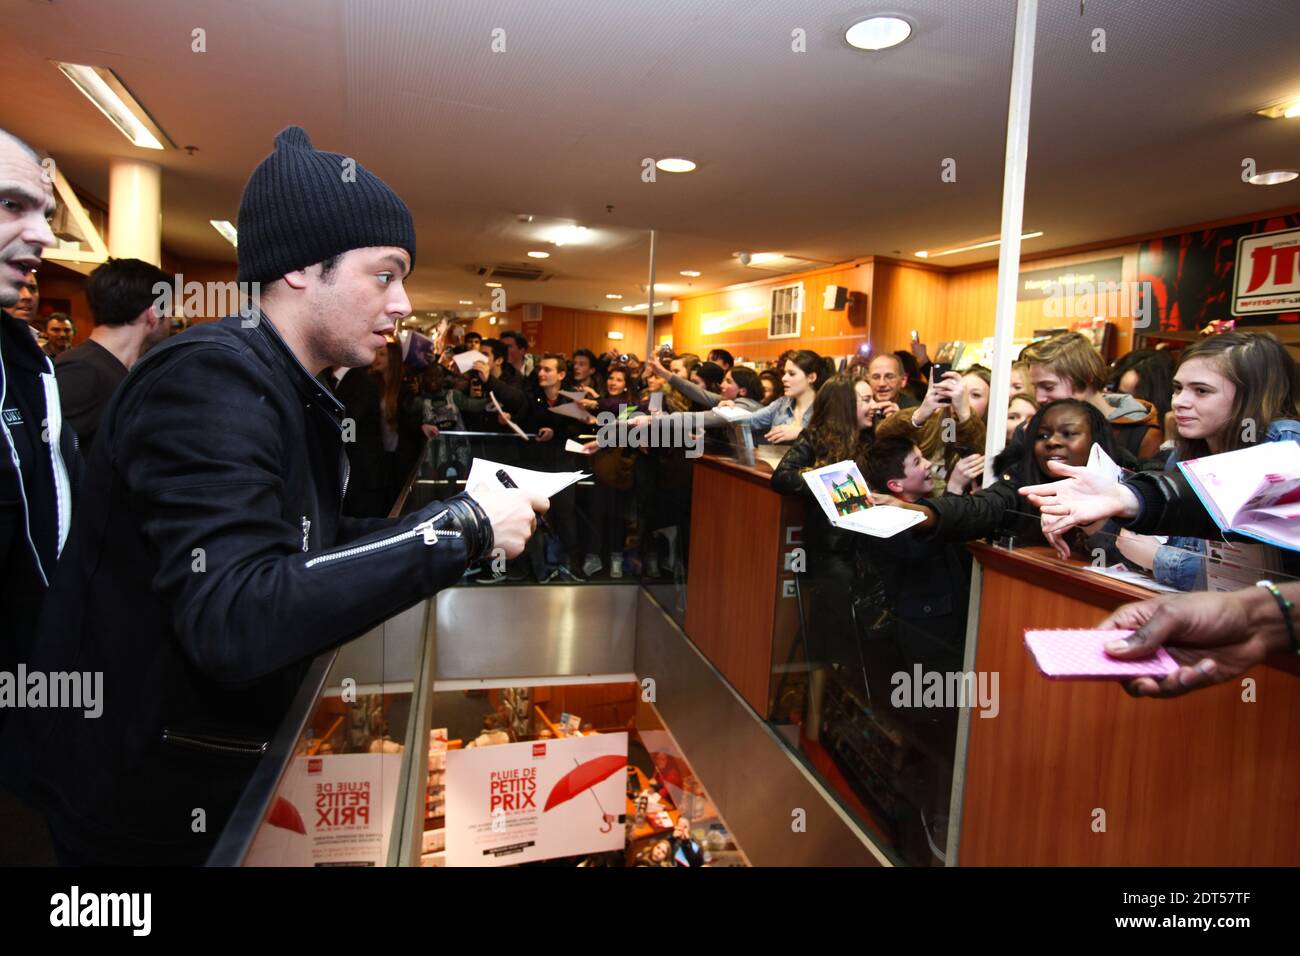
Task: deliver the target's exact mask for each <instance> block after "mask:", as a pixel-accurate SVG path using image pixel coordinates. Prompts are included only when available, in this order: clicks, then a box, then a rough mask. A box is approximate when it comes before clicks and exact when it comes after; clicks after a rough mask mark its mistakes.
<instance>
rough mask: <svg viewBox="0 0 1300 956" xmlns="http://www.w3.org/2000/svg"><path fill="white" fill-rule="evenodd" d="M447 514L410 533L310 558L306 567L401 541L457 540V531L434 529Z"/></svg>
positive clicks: (353, 555) (439, 515) (439, 514)
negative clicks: (419, 539)
mask: <svg viewBox="0 0 1300 956" xmlns="http://www.w3.org/2000/svg"><path fill="white" fill-rule="evenodd" d="M446 514H447V511H446V510H443V511H440V512H439V513H438V514H436V515H434V516H433V517H432V518H430V519H429V520H428V521H422V522H421V523H420V524H417V525H416V526H415V527H414V528H412V529H411V530H410V531H403V532H402V533H401V534H395V535H393V536H392V537H388V538H384V539H383V540H381V541H372V542H370V543H369V544H362V545H358V546H357V547H355V548H345V549H344V550H342V551H334V552H331V553H328V554H322V555H320V556H319V557H315V558H312V559H311V560H310V561H308V562H307V567H309V568H311V567H315V566H316V565H318V564H324V563H325V562H327V561H338V560H341V559H343V558H351V557H355V556H356V555H358V554H369V553H370V552H371V551H379V550H381V549H383V548H388V547H391V546H392V545H395V544H400V543H401V542H403V541H410V540H412V539H414V538H423V539H424V543H425V544H437V543H438V538H439V537H443V538H459V537H460V532H459V531H449V530H443V529H441V528H435V527H434V526H433V523H434V522H435V521H440V520H441V519H442V518H443V517H444V516H445V515H446Z"/></svg>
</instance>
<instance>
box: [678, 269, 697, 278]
mask: <svg viewBox="0 0 1300 956" xmlns="http://www.w3.org/2000/svg"><path fill="white" fill-rule="evenodd" d="M681 275H684V276H690V277H691V278H692V279H696V278H698V277H699V275H700V274H699V273H698V272H696V271H695V270H694V269H683V270H682V272H681Z"/></svg>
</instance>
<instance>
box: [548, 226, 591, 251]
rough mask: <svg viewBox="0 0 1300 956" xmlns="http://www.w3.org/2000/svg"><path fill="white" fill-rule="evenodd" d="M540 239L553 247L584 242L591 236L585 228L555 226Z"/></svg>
mask: <svg viewBox="0 0 1300 956" xmlns="http://www.w3.org/2000/svg"><path fill="white" fill-rule="evenodd" d="M542 238H543V239H545V240H546V241H547V242H549V243H552V244H553V245H557V246H564V245H568V244H570V243H574V242H585V241H587V240H588V239H589V238H591V236H590V230H589V229H588V228H587V227H586V226H557V227H555V228H554V229H550V230H548V231H547V232H545V233H543V235H542Z"/></svg>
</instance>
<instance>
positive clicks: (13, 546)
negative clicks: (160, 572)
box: [0, 130, 78, 722]
mask: <svg viewBox="0 0 1300 956" xmlns="http://www.w3.org/2000/svg"><path fill="white" fill-rule="evenodd" d="M53 213H54V191H53V188H52V186H51V184H50V182H49V177H48V175H46V173H45V170H44V169H43V168H42V167H41V162H40V157H39V156H37V154H36V152H35V151H34V150H33V149H32V148H31V147H30V146H28V145H27V144H26V143H24V142H23V141H22V140H20V139H18V138H17V137H16V136H14V135H12V134H10V133H7V132H5V131H4V130H0V309H2V310H4V311H0V359H2V360H3V361H2V362H0V366H2V367H0V443H3V445H2V446H0V607H3V608H4V616H5V618H6V619H7V621H6V627H5V628H4V629H3V630H0V670H12V669H13V667H14V665H16V664H17V663H18V662H19V661H23V660H25V659H26V658H27V654H28V651H29V650H30V648H31V643H32V639H33V635H34V632H35V626H36V619H37V615H38V614H39V612H40V609H41V602H42V600H43V599H44V597H45V592H46V590H47V588H48V587H49V583H50V578H51V576H52V575H53V573H54V564H55V562H56V561H57V560H58V557H59V553H60V552H61V551H62V550H63V544H64V542H65V541H66V539H67V536H68V528H69V526H70V524H71V521H72V479H73V477H74V476H75V469H76V465H77V461H78V456H77V449H76V447H75V444H74V441H73V438H72V434H71V432H70V431H69V430H67V429H65V428H63V427H62V424H63V423H62V413H61V410H60V407H59V390H58V386H57V384H56V383H55V379H54V366H53V365H52V364H51V363H50V360H49V358H48V357H47V356H46V355H45V354H44V353H43V352H42V351H41V348H40V346H39V345H37V344H36V336H35V335H34V334H33V333H32V329H31V327H30V326H29V325H28V323H27V322H26V321H23V320H21V319H19V318H17V317H15V316H14V315H13V314H12V313H11V312H10V311H9V310H10V309H12V308H13V307H14V306H15V305H17V304H18V302H19V300H20V299H21V298H23V295H24V291H25V288H26V287H27V285H28V283H29V281H30V279H29V277H30V276H31V274H32V270H34V269H35V268H36V267H37V266H39V265H40V264H41V250H42V249H45V248H47V247H49V246H52V245H54V233H53V232H52V231H51V230H50V224H49V217H50V216H51V215H52V214H53ZM3 719H4V712H3V711H0V722H2V721H3Z"/></svg>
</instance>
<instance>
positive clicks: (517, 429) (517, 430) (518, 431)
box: [488, 395, 528, 441]
mask: <svg viewBox="0 0 1300 956" xmlns="http://www.w3.org/2000/svg"><path fill="white" fill-rule="evenodd" d="M488 400H489V401H491V403H492V407H493V408H495V409H496V410H497V411H498V412H501V413H502V414H504V413H505V409H504V408H502V407H501V403H500V402H498V401H497V397H496V396H495V395H489V396H488ZM506 424H507V425H509V426H510V427H511V428H512V429H514V432H515V434H516V435H518V436H519V437H520V438H522V439H523V440H524V441H528V433H527V432H526V431H524V430H523V429H522V428H520V427H519V426H518V425H516V424H515V423H514V420H513V419H511V420H510V421H507V422H506Z"/></svg>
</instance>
